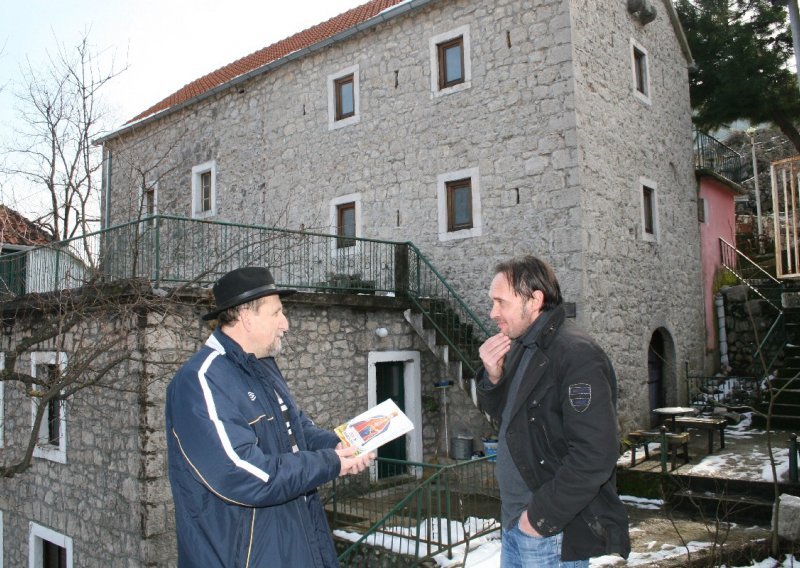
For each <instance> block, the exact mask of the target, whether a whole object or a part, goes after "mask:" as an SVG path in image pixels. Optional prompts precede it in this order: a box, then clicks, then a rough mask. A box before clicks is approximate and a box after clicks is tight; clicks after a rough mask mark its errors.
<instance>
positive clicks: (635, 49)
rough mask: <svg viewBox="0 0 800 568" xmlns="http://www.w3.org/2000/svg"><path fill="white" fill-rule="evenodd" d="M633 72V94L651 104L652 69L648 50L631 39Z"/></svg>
mask: <svg viewBox="0 0 800 568" xmlns="http://www.w3.org/2000/svg"><path fill="white" fill-rule="evenodd" d="M631 71H632V73H633V94H634V95H635V96H636V97H637V98H638V99H639V100H641V101H643V102H646V103H648V104H650V69H649V60H648V57H647V50H646V49H645V48H644V47H642V46H641V45H639V44H638V43H637V42H636V41H635V40H633V39H631Z"/></svg>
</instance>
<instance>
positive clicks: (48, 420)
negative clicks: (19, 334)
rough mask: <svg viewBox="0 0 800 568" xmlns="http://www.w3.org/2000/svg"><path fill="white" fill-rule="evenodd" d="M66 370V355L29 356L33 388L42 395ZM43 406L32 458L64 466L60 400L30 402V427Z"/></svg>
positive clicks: (63, 419)
mask: <svg viewBox="0 0 800 568" xmlns="http://www.w3.org/2000/svg"><path fill="white" fill-rule="evenodd" d="M66 366H67V355H66V353H56V352H54V351H37V352H35V353H32V354H31V376H32V377H33V378H34V380H37V379H39V380H38V381H37V382H36V388H37V389H40V390H42V391H47V390H49V388H50V386H51V385H53V384H54V382H56V381H57V380H58V379H59V376H60V374H61V373H63V372H64V369H65V368H66ZM40 404H43V405H45V407H44V409H43V411H42V419H41V421H40V423H39V431H38V434H37V440H36V446H35V447H34V448H33V456H34V457H37V458H43V459H47V460H51V461H54V462H58V463H67V407H66V404H65V403H64V401H63V400H62V399H61V398H59V397H57V396H56V397H52V398H50V399H49V400H42V398H40V397H33V398H32V399H31V424H33V423H34V421H35V420H36V411H37V409H38V408H39V405H40Z"/></svg>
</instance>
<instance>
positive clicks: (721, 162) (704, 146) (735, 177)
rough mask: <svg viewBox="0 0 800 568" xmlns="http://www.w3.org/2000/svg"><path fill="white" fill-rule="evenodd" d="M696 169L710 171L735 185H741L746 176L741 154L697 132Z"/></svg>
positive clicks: (695, 134) (695, 147) (695, 137)
mask: <svg viewBox="0 0 800 568" xmlns="http://www.w3.org/2000/svg"><path fill="white" fill-rule="evenodd" d="M694 167H695V168H696V169H698V170H710V171H712V172H714V173H716V174H718V175H721V176H722V177H725V178H727V179H729V180H731V181H732V182H734V183H741V182H742V181H743V180H744V179H745V175H746V172H745V171H744V165H743V164H742V156H741V154H739V152H737V151H736V150H734V149H733V148H731V147H730V146H726V145H725V144H723V143H722V142H720V141H719V140H717V139H716V138H714V137H713V136H709V135H708V134H705V133H703V132H699V131H697V130H696V131H695V133H694Z"/></svg>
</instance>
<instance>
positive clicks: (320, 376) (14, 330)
mask: <svg viewBox="0 0 800 568" xmlns="http://www.w3.org/2000/svg"><path fill="white" fill-rule="evenodd" d="M159 298H160V295H159V294H158V293H155V294H154V293H152V292H151V291H149V289H148V290H145V291H144V292H142V293H141V294H138V295H128V296H126V297H123V298H120V299H119V300H117V301H115V303H116V305H113V306H105V307H104V308H103V309H97V308H95V313H92V314H87V316H86V317H84V318H81V322H80V323H79V324H78V325H76V326H74V327H72V328H71V329H70V330H69V332H68V333H66V334H64V335H61V336H59V337H58V338H55V339H52V340H50V341H47V342H42V343H39V344H37V346H36V349H32V350H30V351H29V352H27V353H25V354H24V355H23V356H22V357H20V359H19V360H18V361H17V363H16V365H15V367H16V368H17V369H24V370H26V372H28V371H27V369H30V371H29V372H30V374H31V375H32V376H34V377H38V376H40V375H41V374H42V373H46V372H48V370H49V369H52V368H53V367H59V368H61V369H62V370H64V372H68V370H67V369H68V368H69V366H70V365H72V366H73V367H83V366H84V365H87V364H88V365H92V366H93V368H103V367H106V366H108V367H109V370H108V371H106V372H104V373H103V374H102V376H101V377H100V378H99V380H97V381H94V380H92V376H91V375H90V373H84V376H83V377H77V376H76V377H73V380H74V381H77V382H81V383H82V384H81V386H82V387H83V388H81V389H79V390H78V391H77V392H76V393H75V394H74V395H71V396H70V397H69V398H67V399H66V400H65V401H64V402H63V403H62V404H60V405H58V404H56V405H55V406H52V407H51V408H49V409H48V410H49V412H51V413H52V414H51V415H50V416H46V420H45V421H44V425H43V427H42V428H43V430H40V432H41V436H40V437H39V440H38V443H37V445H36V448H35V450H34V458H33V461H32V464H31V467H30V469H28V470H26V471H24V472H23V473H21V474H18V475H15V476H13V477H11V478H7V479H3V480H2V482H1V483H0V525H2V528H3V530H2V531H1V532H0V534H2V537H3V538H2V545H3V546H2V550H3V558H4V561H5V562H6V564H4V565H6V566H24V565H26V564H27V563H28V562H29V560H31V561H32V562H33V564H28V565H33V566H45V565H50V564H45V563H44V558H45V557H46V556H48V555H49V556H50V559H52V558H53V557H56V558H57V557H58V556H59V555H62V556H63V558H64V562H66V565H67V566H82V567H87V568H89V567H97V568H101V567H102V568H105V567H108V566H114V567H115V568H117V567H120V568H122V567H130V568H134V567H140V566H158V567H163V566H174V565H175V564H176V556H177V552H176V542H175V523H174V507H173V504H172V495H171V493H170V487H169V480H168V477H167V466H166V439H165V426H164V402H165V392H166V386H167V384H168V382H169V380H170V379H171V378H172V375H173V374H174V372H175V369H176V366H177V365H178V364H179V363H180V362H181V361H184V360H186V359H187V358H188V357H189V355H191V354H192V353H193V352H194V351H195V350H196V349H197V347H198V346H199V345H200V344H201V343H202V342H203V341H205V339H206V338H207V336H208V334H209V333H210V330H211V328H210V327H209V324H208V323H207V322H203V321H201V319H200V315H201V314H202V313H205V312H206V311H208V309H209V304H208V301H207V294H205V293H203V294H202V295H201V297H200V298H197V297H193V296H191V295H190V296H189V297H188V298H187V297H184V298H182V299H181V301H178V302H173V301H166V300H160V299H159ZM285 304H286V310H287V313H288V316H289V320H290V333H289V334H288V336H287V337H286V338H285V339H286V340H285V341H284V349H283V351H282V354H281V355H280V357H279V364H280V366H281V368H282V370H283V372H284V374H285V376H286V378H287V380H288V381H289V382H290V384H291V388H292V392H293V394H294V396H295V398H296V399H297V402H298V405H299V407H300V408H301V409H302V410H303V411H304V412H305V413H306V414H307V415H308V416H309V417H311V418H312V419H313V420H314V421H315V422H316V423H317V424H318V425H320V426H322V427H326V428H331V429H332V428H334V427H335V426H337V425H338V424H341V423H342V422H344V421H345V420H347V419H348V418H350V417H352V416H355V415H356V414H358V413H360V412H362V411H363V410H364V409H365V405H366V403H367V401H368V399H369V397H370V395H369V393H368V385H369V384H374V383H375V382H378V381H380V376H381V374H382V372H385V371H387V370H391V368H392V367H393V366H394V365H401V366H402V372H401V373H400V375H401V377H402V378H401V379H400V385H401V387H403V388H404V391H405V392H404V393H403V395H404V396H402V398H403V399H404V402H405V408H406V411H407V413H408V415H409V417H410V418H412V420H413V421H414V423H415V424H416V425H417V427H416V428H415V429H414V430H413V431H412V432H410V433H409V434H408V435H407V444H406V446H407V447H406V451H407V453H406V456H405V457H406V458H407V459H409V460H411V461H416V462H423V461H424V462H427V463H431V462H437V461H438V462H440V463H441V462H442V461H446V459H447V458H446V452H445V450H446V448H445V445H444V444H445V442H443V440H444V439H443V436H442V432H441V430H440V425H441V424H442V414H441V412H440V408H439V407H438V405H437V404H436V401H438V400H439V394H440V393H438V392H437V391H436V388H435V386H434V380H432V379H433V378H441V376H442V375H443V373H444V371H443V370H442V368H441V363H440V362H439V361H438V360H437V359H436V358H435V357H434V355H433V354H432V353H431V351H430V350H429V349H428V348H427V347H426V346H425V345H424V344H423V342H422V339H421V338H420V336H419V335H418V334H417V333H416V332H415V331H414V330H413V329H412V328H411V327H410V326H409V324H408V322H407V321H406V320H405V318H404V314H403V312H404V311H405V309H407V308H408V306H407V304H404V303H403V302H402V301H401V300H398V299H394V298H381V297H367V298H364V297H360V296H358V297H353V296H349V295H339V294H313V293H299V294H296V295H295V296H292V297H291V298H287V299H286V303H285ZM77 306H78V308H77V309H80V304H78V305H77ZM3 308H4V309H3V313H2V316H3V320H4V322H5V333H4V334H3V337H2V343H1V344H0V350H2V351H0V353H3V354H4V353H8V352H10V351H11V350H12V349H13V346H14V345H16V344H18V343H19V342H20V341H22V340H23V339H24V338H25V337H28V336H30V334H31V330H32V329H35V328H36V325H37V323H38V322H39V321H41V320H42V319H44V320H45V321H47V320H51V321H56V322H60V321H62V318H61V316H59V315H58V314H57V313H55V312H52V311H48V310H47V309H27V308H26V307H25V304H24V303H22V304H20V303H13V302H12V303H8V304H5V305H4V306H3ZM112 314H113V315H112ZM379 329H385V330H386V333H383V332H380V333H375V332H376V330H379ZM112 337H113V338H114V341H113V342H112V341H110V340H109V338H112ZM114 361H116V364H115V365H113V366H111V363H112V362H114ZM4 363H5V357H4V356H0V367H2V366H3V364H4ZM74 384H75V383H74V382H71V383H70V386H72V385H74ZM0 385H2V383H0ZM0 395H3V398H4V405H3V407H4V409H5V415H4V417H3V418H4V419H3V424H4V430H5V432H4V434H5V435H4V436H3V438H2V442H3V444H4V452H5V453H4V465H7V464H8V463H9V461H11V460H16V459H18V458H19V457H20V454H21V453H22V452H24V450H25V447H26V444H27V443H28V439H29V436H30V431H31V430H30V425H31V416H32V408H33V405H35V404H36V403H35V402H34V399H32V398H31V397H30V396H28V395H27V393H26V392H25V390H24V388H22V387H21V384H19V383H15V382H10V383H8V385H7V388H5V390H4V391H2V390H0ZM449 402H450V405H451V408H452V409H453V410H452V411H451V414H450V417H449V424H450V427H451V428H453V429H455V430H456V431H458V432H462V433H468V434H469V435H472V436H475V437H476V438H477V439H480V438H481V437H483V436H489V435H491V433H492V430H491V427H490V426H489V424H488V423H487V422H486V420H485V418H484V417H483V416H482V415H481V414H480V412H478V410H477V409H475V408H474V406H472V404H471V401H470V400H469V398H468V396H467V395H466V394H465V393H464V392H462V391H460V390H458V389H451V390H450V393H449ZM50 418H52V420H50ZM48 428H49V429H50V431H49V432H48V433H47V434H45V432H47V431H48ZM53 428H55V434H54V433H53V431H52V429H53Z"/></svg>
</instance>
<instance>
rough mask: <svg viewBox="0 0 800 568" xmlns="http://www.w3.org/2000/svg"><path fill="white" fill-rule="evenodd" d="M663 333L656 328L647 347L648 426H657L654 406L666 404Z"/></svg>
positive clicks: (658, 406) (665, 357)
mask: <svg viewBox="0 0 800 568" xmlns="http://www.w3.org/2000/svg"><path fill="white" fill-rule="evenodd" d="M664 343H665V342H664V335H663V334H662V332H661V330H656V331H655V332H654V333H653V336H652V337H651V338H650V344H649V345H648V347H647V398H648V402H649V410H650V427H651V428H654V427H655V426H658V421H659V417H658V415H657V414H654V413H653V412H652V411H653V409H654V408H661V407H662V406H666V401H667V396H666V387H665V384H664V383H665V381H664V378H665V374H666V366H667V365H666V362H667V354H666V350H665V346H664Z"/></svg>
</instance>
